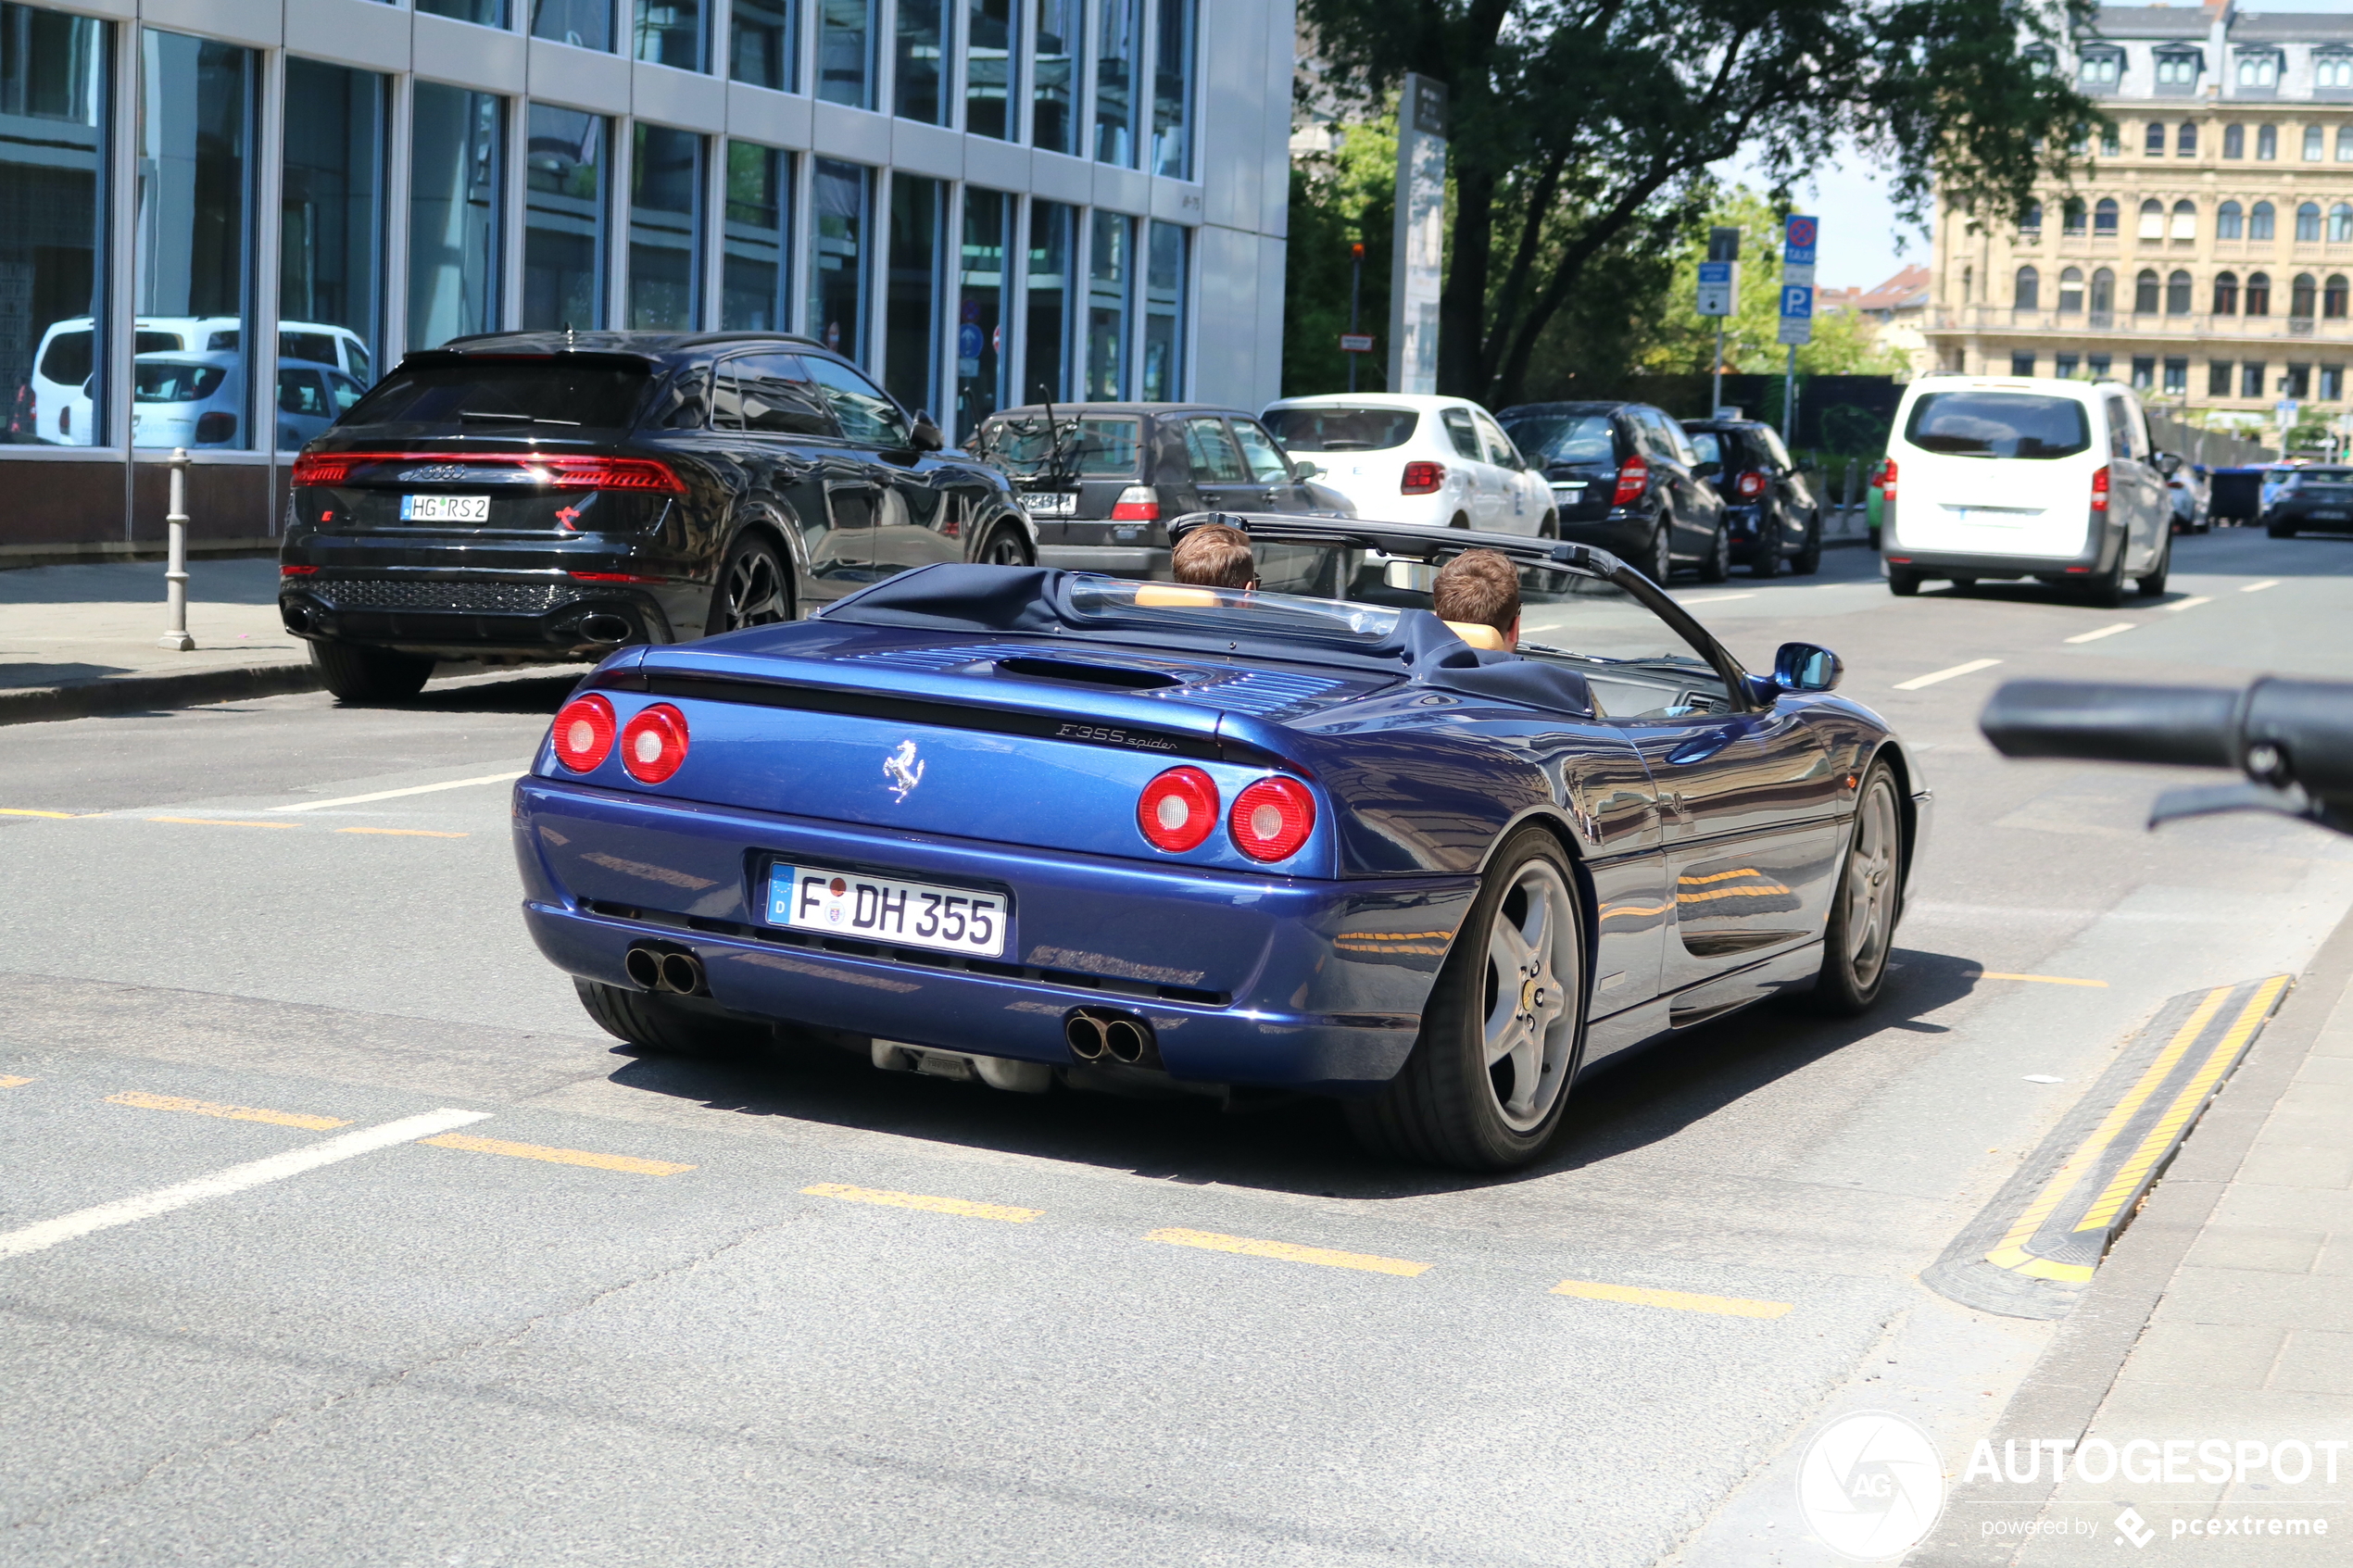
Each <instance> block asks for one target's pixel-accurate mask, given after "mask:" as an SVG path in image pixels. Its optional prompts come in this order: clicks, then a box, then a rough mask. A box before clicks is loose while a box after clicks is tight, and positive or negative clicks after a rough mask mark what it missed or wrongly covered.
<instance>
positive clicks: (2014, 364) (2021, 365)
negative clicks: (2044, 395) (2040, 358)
mask: <svg viewBox="0 0 2353 1568" xmlns="http://www.w3.org/2000/svg"><path fill="white" fill-rule="evenodd" d="M2033 373H2034V356H2032V354H2013V355H2011V356H2010V374H2012V375H2014V376H2031V375H2032V374H2033Z"/></svg>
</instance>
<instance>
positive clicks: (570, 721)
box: [547, 692, 613, 773]
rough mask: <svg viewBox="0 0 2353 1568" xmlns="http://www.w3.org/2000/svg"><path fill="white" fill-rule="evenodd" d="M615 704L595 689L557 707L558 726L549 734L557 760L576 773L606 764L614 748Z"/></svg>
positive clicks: (556, 724) (556, 723)
mask: <svg viewBox="0 0 2353 1568" xmlns="http://www.w3.org/2000/svg"><path fill="white" fill-rule="evenodd" d="M612 731H613V717H612V704H611V703H610V702H607V701H606V700H605V699H604V698H603V697H600V696H597V695H596V694H595V693H594V692H591V693H590V694H589V695H588V696H576V697H573V699H572V700H571V701H570V702H567V703H565V704H564V705H563V707H561V708H560V709H557V710H556V722H555V727H554V728H553V729H551V730H550V731H548V733H547V738H548V740H549V741H550V742H551V743H552V744H553V745H554V746H555V748H556V760H557V761H559V762H560V763H562V764H563V765H564V766H565V767H567V768H570V769H571V770H572V771H573V772H575V773H585V772H588V771H592V770H594V769H596V768H598V767H600V766H602V765H603V763H604V760H605V759H606V758H607V757H608V756H610V754H611V752H612Z"/></svg>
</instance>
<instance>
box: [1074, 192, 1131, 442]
mask: <svg viewBox="0 0 2353 1568" xmlns="http://www.w3.org/2000/svg"><path fill="white" fill-rule="evenodd" d="M1088 230H1089V234H1088V257H1087V382H1086V395H1087V396H1088V398H1089V399H1098V398H1120V397H1125V396H1126V395H1127V291H1128V287H1129V285H1130V283H1131V282H1132V281H1133V280H1132V274H1133V273H1134V271H1135V260H1134V253H1135V249H1136V220H1134V219H1132V218H1122V217H1120V216H1119V215H1118V214H1116V213H1111V212H1098V213H1096V214H1095V219H1094V221H1093V222H1092V223H1091V224H1089V225H1088Z"/></svg>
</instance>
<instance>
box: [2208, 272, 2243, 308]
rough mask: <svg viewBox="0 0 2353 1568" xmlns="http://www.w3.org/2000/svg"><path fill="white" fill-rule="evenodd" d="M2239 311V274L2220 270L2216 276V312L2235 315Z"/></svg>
mask: <svg viewBox="0 0 2353 1568" xmlns="http://www.w3.org/2000/svg"><path fill="white" fill-rule="evenodd" d="M2238 313H2239V275H2238V274H2237V273H2236V272H2218V273H2216V274H2215V277H2214V314H2216V315H2217V316H2235V315H2237V314H2238Z"/></svg>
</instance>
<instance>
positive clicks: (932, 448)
mask: <svg viewBox="0 0 2353 1568" xmlns="http://www.w3.org/2000/svg"><path fill="white" fill-rule="evenodd" d="M908 444H909V445H912V446H913V447H914V449H915V450H916V451H918V452H937V451H938V450H939V449H940V448H941V447H943V446H945V445H948V438H947V437H946V436H944V435H942V434H940V433H939V427H938V426H937V425H936V424H934V423H932V420H931V416H930V415H929V414H927V413H925V411H924V410H923V409H921V408H918V409H916V410H915V428H914V431H913V433H912V434H911V435H910V436H909V437H908Z"/></svg>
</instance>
